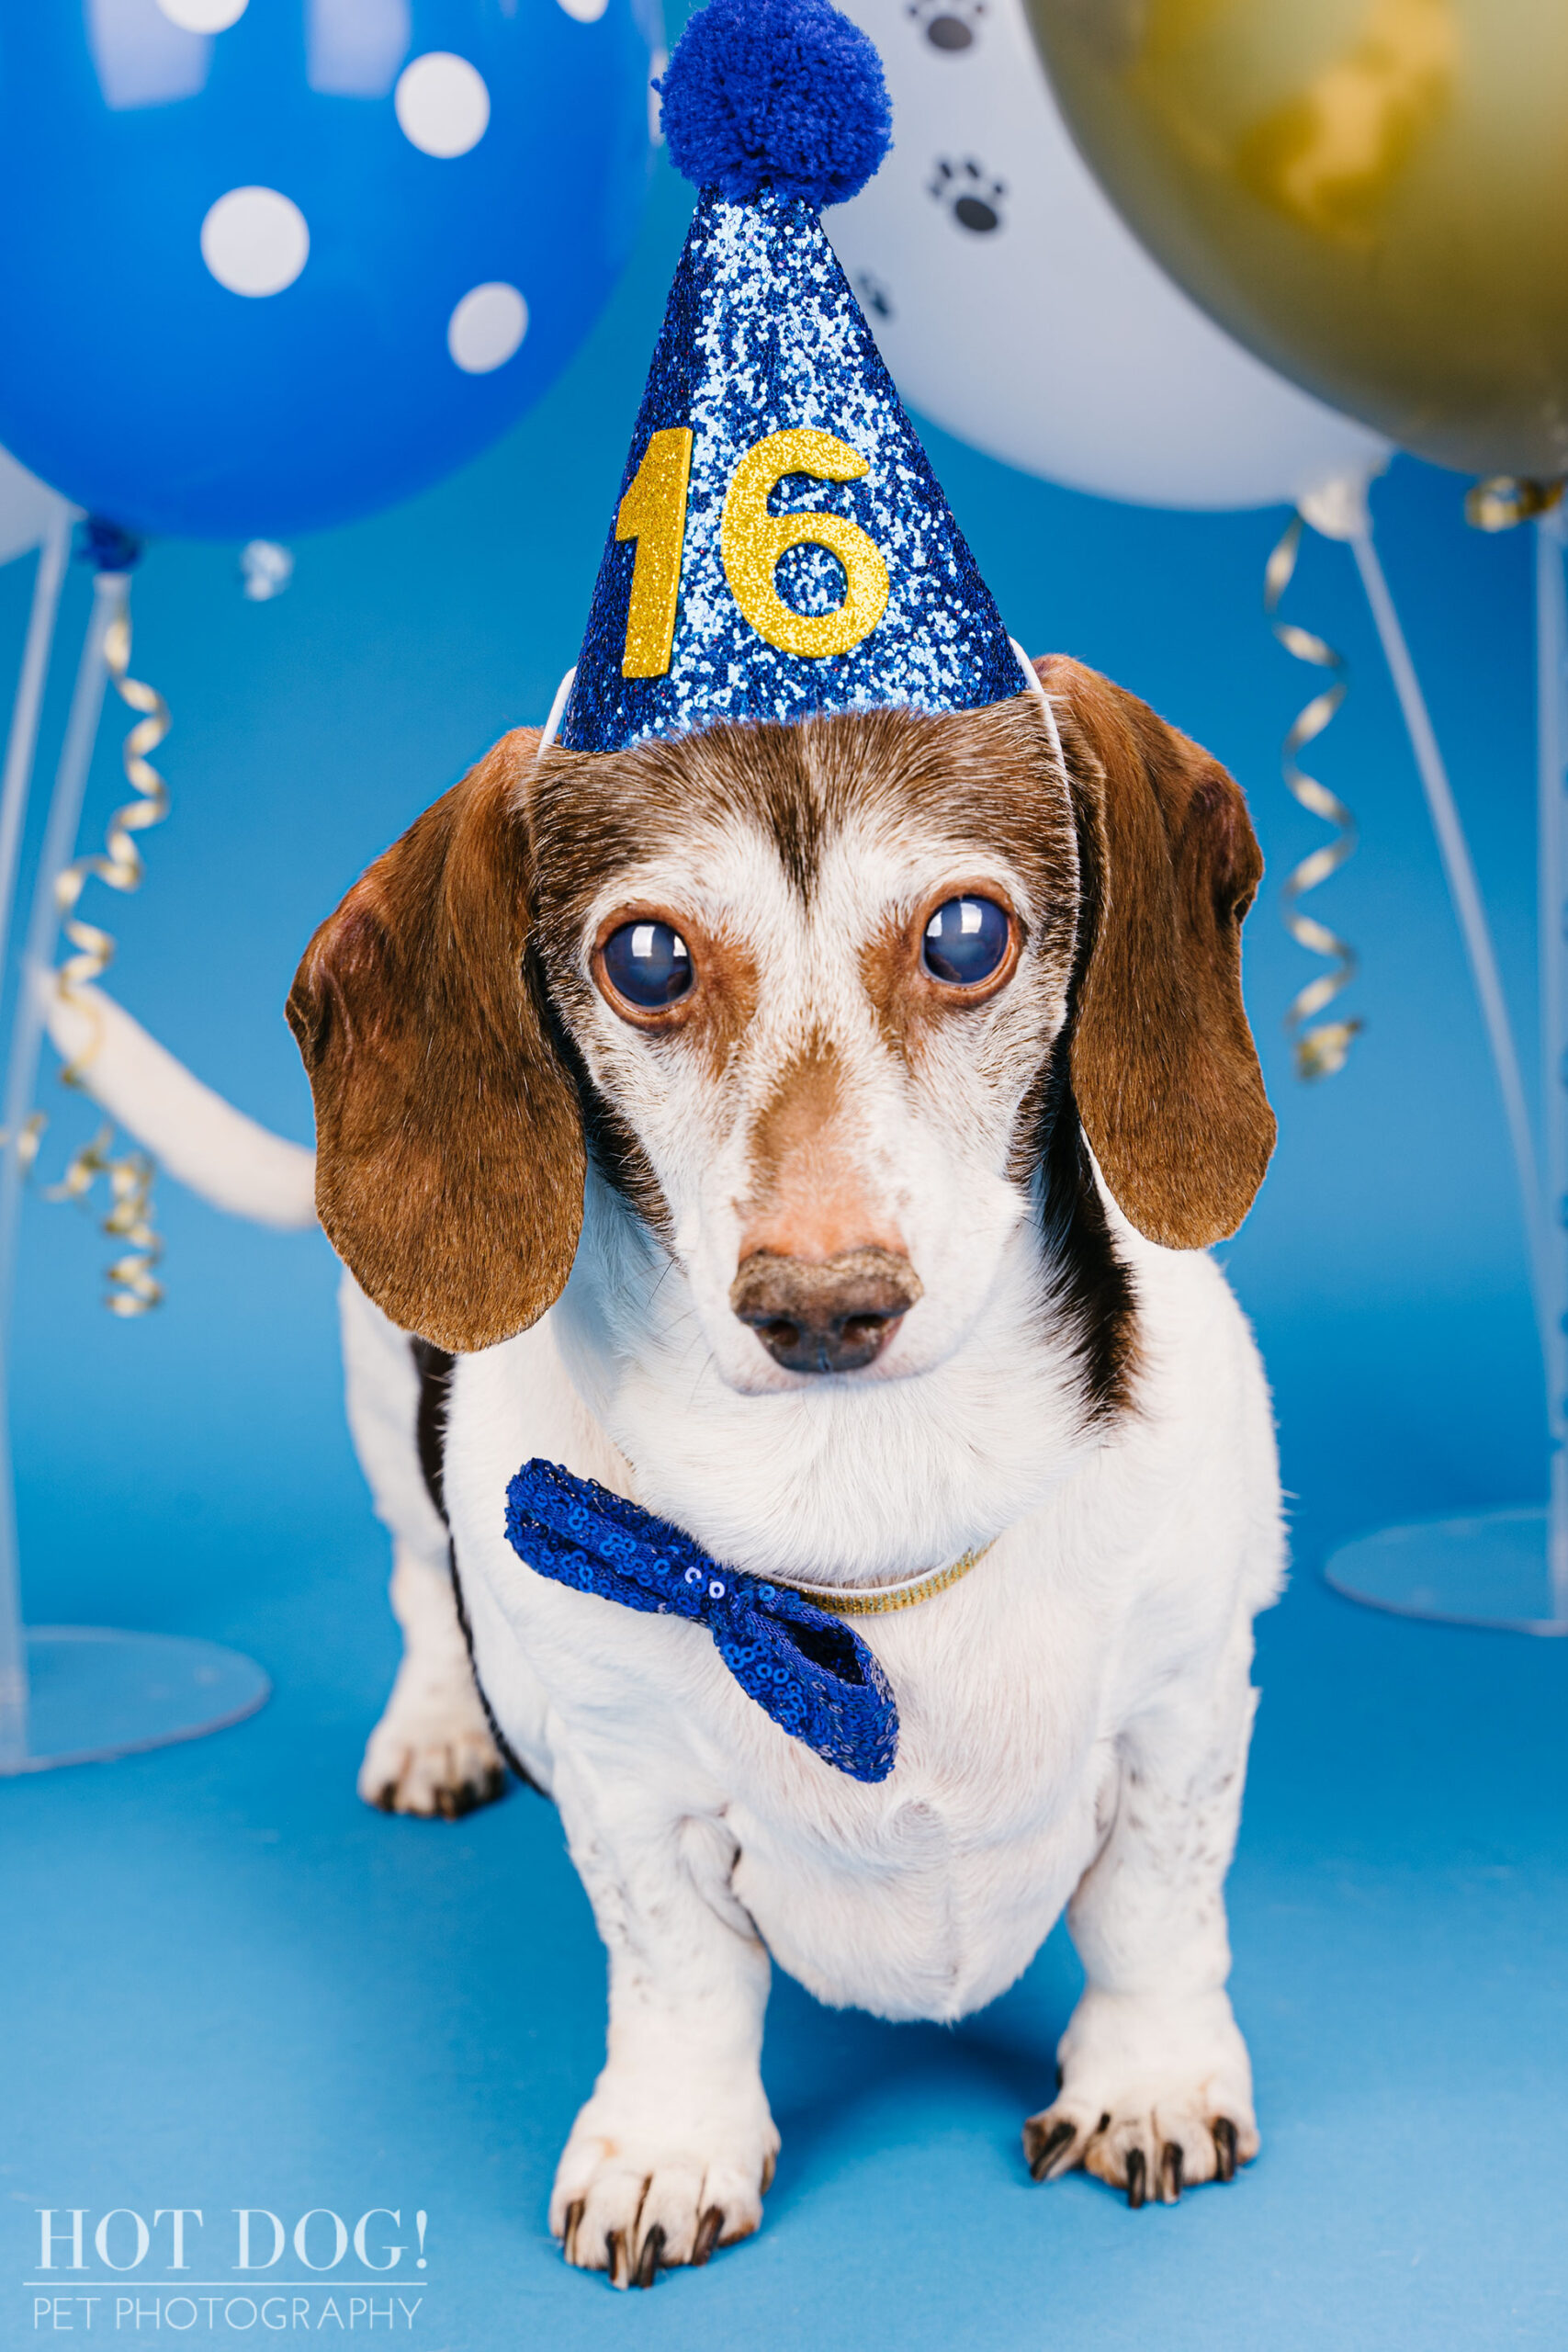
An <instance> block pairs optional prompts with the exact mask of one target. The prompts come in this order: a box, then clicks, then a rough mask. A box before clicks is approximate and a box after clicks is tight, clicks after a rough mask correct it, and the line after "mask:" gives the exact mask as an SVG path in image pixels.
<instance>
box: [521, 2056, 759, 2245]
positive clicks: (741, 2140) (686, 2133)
mask: <svg viewBox="0 0 1568 2352" xmlns="http://www.w3.org/2000/svg"><path fill="white" fill-rule="evenodd" d="M684 2106H685V2102H684V2101H683V2100H681V2099H679V2098H669V2097H667V2096H660V2095H658V2094H650V2093H649V2091H647V2090H643V2089H639V2088H638V2087H637V2086H628V2087H627V2088H626V2089H616V2088H613V2087H610V2086H604V2085H601V2086H600V2088H599V2089H598V2090H597V2091H595V2093H594V2095H593V2097H592V2098H591V2099H590V2100H589V2102H588V2104H587V2106H586V2107H585V2108H584V2109H583V2110H582V2112H581V2115H580V2116H579V2117H578V2119H577V2121H576V2123H575V2125H574V2126H573V2127H572V2134H571V2137H570V2140H569V2141H568V2142H567V2144H566V2151H565V2154H563V2155H562V2157H561V2160H560V2165H559V2168H558V2171H557V2174H556V2185H555V2188H554V2191H553V2193H552V2195H551V2198H550V2228H551V2230H552V2231H553V2233H555V2235H556V2236H557V2237H558V2238H559V2240H560V2241H561V2247H562V2251H563V2252H564V2254H565V2256H566V2258H567V2260H568V2261H569V2262H570V2263H574V2264H575V2265H576V2266H577V2267H578V2268H579V2269H580V2270H604V2271H607V2272H608V2274H609V2279H610V2284H611V2286H612V2287H651V2286H652V2284H653V2282H654V2279H655V2278H657V2276H658V2274H659V2272H660V2270H669V2269H673V2268H674V2267H676V2266H677V2265H678V2264H680V2263H683V2262H689V2263H692V2264H694V2266H696V2267H701V2266H702V2265H703V2264H704V2263H705V2262H706V2260H707V2259H708V2256H710V2255H711V2254H712V2252H713V2250H714V2248H715V2246H717V2245H733V2244H734V2243H735V2241H736V2240H737V2239H738V2238H746V2237H750V2234H751V2233H752V2231H753V2230H754V2229H756V2228H757V2226H758V2224H759V2223H760V2222H761V2218H762V2198H763V2195H764V2193H765V2191H766V2190H767V2188H768V2186H769V2184H770V2182H771V2181H772V2179H773V2159H774V2157H775V2156H776V2155H777V2154H778V2145H779V2135H778V2132H777V2131H776V2130H775V2129H774V2126H773V2118H772V2116H771V2115H770V2114H769V2113H768V2108H767V2102H766V2100H765V2099H764V2098H763V2097H762V2093H761V2085H759V2086H757V2090H756V2093H755V2096H754V2098H752V2099H750V2100H749V2101H747V2102H745V2103H744V2104H743V2105H741V2106H739V2107H736V2108H733V2109H731V2108H728V2107H727V2108H720V2109H709V2110H706V2111H705V2112H701V2113H699V2112H697V2111H695V2110H692V2111H691V2112H682V2109H683V2108H684Z"/></svg>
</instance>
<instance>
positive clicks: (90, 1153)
mask: <svg viewBox="0 0 1568 2352" xmlns="http://www.w3.org/2000/svg"><path fill="white" fill-rule="evenodd" d="M113 1141H114V1129H113V1127H112V1126H104V1127H100V1128H99V1129H98V1132H97V1134H96V1136H94V1137H93V1140H92V1142H91V1143H89V1144H84V1145H83V1147H82V1148H81V1150H80V1151H79V1152H77V1153H76V1154H75V1156H74V1158H73V1159H72V1161H71V1164H70V1166H69V1167H68V1168H67V1169H66V1170H65V1173H64V1175H63V1176H62V1178H61V1180H60V1182H59V1183H58V1184H51V1185H50V1186H49V1187H48V1189H47V1190H46V1192H45V1193H44V1198H45V1200H46V1201H79V1200H81V1199H82V1198H83V1197H84V1196H85V1193H88V1192H89V1191H90V1190H91V1187H92V1184H93V1181H94V1179H95V1178H96V1177H98V1176H107V1178H108V1182H109V1213H108V1215H107V1216H106V1217H105V1219H104V1221H103V1225H102V1227H101V1230H102V1231H103V1232H105V1233H107V1235H108V1236H109V1237H110V1238H111V1239H112V1240H117V1241H119V1240H123V1241H126V1242H128V1243H129V1244H130V1247H129V1249H127V1250H124V1251H123V1252H122V1253H121V1255H120V1256H119V1257H118V1258H117V1259H116V1260H115V1261H114V1263H113V1265H112V1266H110V1267H109V1268H108V1269H107V1279H108V1281H109V1283H111V1284H112V1285H113V1287H112V1288H111V1289H110V1290H108V1291H107V1292H106V1293H105V1294H104V1305H105V1306H107V1308H108V1310H109V1312H110V1313H111V1314H112V1315H145V1314H146V1313H147V1312H148V1309H149V1308H150V1307H153V1306H157V1305H158V1303H159V1301H160V1300H161V1299H162V1297H163V1295H164V1293H163V1290H162V1288H161V1287H160V1285H159V1284H158V1283H156V1282H154V1281H153V1279H152V1269H153V1267H154V1266H155V1265H156V1264H157V1262H158V1261H159V1259H160V1258H161V1257H162V1256H163V1254H164V1245H163V1243H162V1241H161V1240H160V1239H159V1238H158V1236H157V1234H156V1233H155V1232H154V1230H153V1227H152V1179H153V1177H154V1175H155V1174H156V1172H157V1171H156V1170H155V1168H154V1166H153V1163H152V1160H151V1159H149V1158H148V1156H147V1154H146V1153H145V1152H144V1151H125V1152H120V1153H119V1154H118V1155H116V1154H114V1153H112V1152H111V1151H110V1149H109V1146H110V1144H111V1143H112V1142H113Z"/></svg>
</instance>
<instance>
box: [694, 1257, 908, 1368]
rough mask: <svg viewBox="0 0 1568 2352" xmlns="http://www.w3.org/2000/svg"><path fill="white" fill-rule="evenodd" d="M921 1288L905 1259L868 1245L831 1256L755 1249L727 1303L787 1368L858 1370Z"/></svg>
mask: <svg viewBox="0 0 1568 2352" xmlns="http://www.w3.org/2000/svg"><path fill="white" fill-rule="evenodd" d="M919 1295H920V1278H919V1274H917V1273H916V1272H915V1270H914V1268H913V1266H911V1265H910V1263H909V1261H908V1258H906V1257H904V1256H903V1255H902V1254H901V1253H900V1252H898V1251H897V1250H879V1249H874V1248H872V1247H871V1246H869V1245H868V1246H867V1247H865V1248H864V1249H861V1250H840V1251H839V1253H838V1255H837V1257H834V1258H827V1259H818V1260H812V1259H809V1258H780V1257H777V1256H775V1255H774V1253H773V1251H772V1250H753V1251H752V1252H751V1255H750V1257H749V1258H747V1259H744V1260H743V1261H742V1262H741V1267H740V1271H739V1273H738V1274H737V1275H736V1277H735V1280H734V1282H733V1283H731V1285H730V1291H729V1304H730V1306H732V1307H733V1308H734V1310H735V1312H736V1314H737V1315H738V1316H739V1317H740V1320H741V1321H742V1323H749V1324H750V1327H751V1329H752V1330H753V1331H755V1333H756V1334H757V1337H758V1338H759V1340H761V1342H762V1345H763V1346H764V1347H765V1348H766V1350H767V1351H768V1353H769V1354H770V1355H771V1356H772V1357H773V1362H774V1363H781V1364H783V1366H784V1370H785V1371H786V1372H858V1371H859V1370H860V1368H861V1366H862V1364H867V1363H871V1361H872V1359H873V1357H874V1356H878V1355H880V1354H881V1352H882V1351H883V1349H884V1348H885V1347H886V1344H887V1342H888V1340H890V1339H891V1338H892V1336H893V1334H894V1332H895V1331H896V1330H897V1328H898V1322H899V1318H900V1317H902V1316H905V1315H907V1314H908V1311H909V1309H910V1307H911V1306H913V1305H914V1304H915V1301H916V1300H917V1299H918V1298H919Z"/></svg>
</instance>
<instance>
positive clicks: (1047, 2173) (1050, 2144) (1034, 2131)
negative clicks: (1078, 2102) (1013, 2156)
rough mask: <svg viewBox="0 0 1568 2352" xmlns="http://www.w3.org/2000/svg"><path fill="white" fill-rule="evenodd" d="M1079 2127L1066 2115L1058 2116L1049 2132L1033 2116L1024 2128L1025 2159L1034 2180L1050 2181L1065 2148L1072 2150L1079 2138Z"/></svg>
mask: <svg viewBox="0 0 1568 2352" xmlns="http://www.w3.org/2000/svg"><path fill="white" fill-rule="evenodd" d="M1077 2136H1078V2135H1077V2125H1076V2124H1073V2123H1069V2122H1068V2120H1067V2119H1066V2116H1065V2115H1063V2116H1058V2117H1057V2119H1056V2120H1055V2123H1053V2125H1052V2126H1051V2129H1050V2130H1049V2131H1044V2130H1043V2129H1042V2127H1041V2125H1040V2123H1039V2122H1038V2121H1037V2120H1036V2119H1035V2118H1034V2117H1033V2116H1031V2117H1030V2119H1029V2121H1028V2122H1027V2123H1026V2124H1025V2125H1024V2127H1023V2159H1024V2162H1025V2163H1026V2164H1027V2165H1028V2166H1029V2171H1030V2177H1031V2178H1032V2179H1034V2180H1049V2179H1050V2178H1051V2177H1052V2176H1053V2174H1054V2172H1055V2168H1056V2161H1057V2159H1058V2157H1059V2156H1060V2155H1061V2154H1062V2151H1063V2149H1064V2148H1070V2147H1071V2146H1072V2143H1073V2142H1074V2141H1075V2140H1076V2139H1077Z"/></svg>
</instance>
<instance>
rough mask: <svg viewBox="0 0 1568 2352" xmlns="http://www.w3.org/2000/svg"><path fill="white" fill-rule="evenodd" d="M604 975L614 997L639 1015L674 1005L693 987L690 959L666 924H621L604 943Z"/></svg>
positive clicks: (678, 935) (676, 936)
mask: <svg viewBox="0 0 1568 2352" xmlns="http://www.w3.org/2000/svg"><path fill="white" fill-rule="evenodd" d="M604 971H605V974H606V976H607V978H608V979H609V982H610V985H611V987H612V988H613V989H615V993H616V995H617V996H624V997H625V998H626V1002H627V1003H628V1004H635V1005H636V1006H637V1008H638V1010H639V1011H640V1012H657V1011H658V1010H659V1008H660V1005H663V1004H673V1003H674V1002H675V1001H676V999H677V998H678V997H682V996H684V995H685V993H686V991H687V989H689V988H690V987H691V985H692V958H691V956H690V954H689V953H688V951H687V947H686V943H685V941H684V940H683V939H682V936H681V934H680V933H679V932H678V931H676V930H675V929H674V928H673V927H672V925H671V924H670V923H667V922H624V923H623V924H622V925H621V927H620V929H619V931H613V932H612V933H610V936H609V938H608V939H607V940H606V941H605V942H604Z"/></svg>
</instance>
